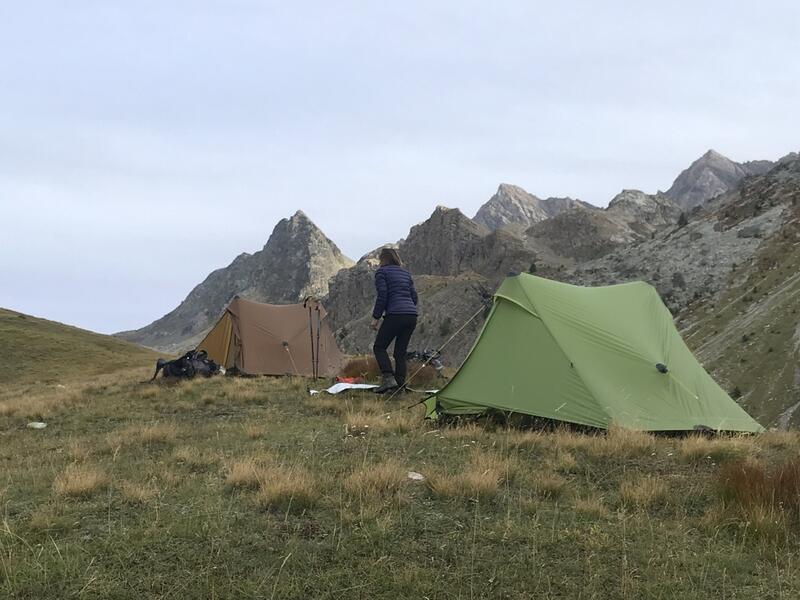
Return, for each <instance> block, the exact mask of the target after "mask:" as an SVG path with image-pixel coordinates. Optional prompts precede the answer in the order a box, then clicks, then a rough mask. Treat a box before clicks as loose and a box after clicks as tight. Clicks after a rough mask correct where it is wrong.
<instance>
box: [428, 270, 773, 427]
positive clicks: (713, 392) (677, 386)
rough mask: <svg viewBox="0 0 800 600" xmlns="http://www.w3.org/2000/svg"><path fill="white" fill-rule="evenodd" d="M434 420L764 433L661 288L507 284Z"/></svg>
mask: <svg viewBox="0 0 800 600" xmlns="http://www.w3.org/2000/svg"><path fill="white" fill-rule="evenodd" d="M426 405H427V408H428V415H429V416H430V417H436V416H437V415H464V414H477V413H481V412H484V411H487V410H489V409H496V410H500V411H509V412H516V413H522V414H526V415H532V416H536V417H544V418H547V419H553V420H556V421H566V422H569V423H576V424H580V425H588V426H591V427H597V428H602V429H606V428H608V427H609V426H610V425H611V424H612V423H615V424H618V425H620V426H623V427H628V428H631V429H639V430H645V431H691V430H694V429H695V428H697V427H698V426H701V427H704V428H709V429H713V430H715V431H745V432H758V431H762V430H763V428H762V427H761V425H759V424H758V423H757V422H756V421H755V420H753V419H752V418H751V417H750V416H749V415H748V414H747V413H746V412H745V411H744V410H743V409H742V408H741V407H740V406H739V405H738V404H736V402H734V401H733V400H732V399H731V398H730V397H729V396H728V395H727V394H726V393H725V392H724V391H723V390H722V389H721V388H720V387H719V386H718V385H717V384H716V383H715V382H714V380H713V379H712V378H711V376H710V375H709V374H708V373H706V371H705V370H704V369H703V367H702V366H701V365H700V363H698V362H697V359H695V357H694V356H693V355H692V353H691V351H690V350H689V349H688V348H687V346H686V344H685V343H684V342H683V340H682V339H681V336H680V334H679V333H678V331H677V329H676V328H675V325H674V324H673V321H672V315H671V314H670V312H669V310H667V308H666V307H665V306H664V304H663V302H662V301H661V298H660V297H659V295H658V293H657V292H656V290H655V289H654V288H653V287H652V286H650V285H648V284H646V283H643V282H634V283H625V284H620V285H612V286H606V287H594V288H588V287H579V286H574V285H568V284H565V283H559V282H556V281H550V280H547V279H542V278H540V277H535V276H532V275H528V274H521V275H517V276H513V277H509V278H507V279H506V280H505V281H504V282H503V284H502V285H501V286H500V288H499V290H498V291H497V293H496V294H495V296H494V303H493V306H492V310H491V313H490V314H489V317H488V319H487V320H486V323H485V324H484V327H483V329H482V331H481V333H480V335H479V336H478V339H477V340H476V342H475V344H474V346H473V347H472V350H471V351H470V353H469V355H468V356H467V358H466V360H465V361H464V363H463V364H462V365H461V368H460V369H459V371H458V372H457V373H456V375H455V376H454V377H453V378H452V379H451V380H450V381H449V382H448V383H447V385H445V387H444V388H442V389H441V390H440V391H439V392H438V393H437V394H435V395H434V396H433V397H432V398H430V399H428V400H427V401H426Z"/></svg>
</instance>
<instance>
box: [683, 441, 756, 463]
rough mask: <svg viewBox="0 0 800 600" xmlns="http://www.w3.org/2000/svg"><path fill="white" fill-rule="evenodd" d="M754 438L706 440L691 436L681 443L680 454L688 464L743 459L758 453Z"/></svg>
mask: <svg viewBox="0 0 800 600" xmlns="http://www.w3.org/2000/svg"><path fill="white" fill-rule="evenodd" d="M756 449H757V447H756V445H755V439H754V438H745V437H733V438H706V437H703V436H700V435H691V436H689V437H687V438H685V439H683V440H682V441H681V446H680V454H681V457H682V458H683V459H684V460H685V461H687V462H702V461H706V460H710V461H714V462H718V461H721V460H726V459H730V458H743V457H745V456H747V455H748V454H753V453H755V452H756Z"/></svg>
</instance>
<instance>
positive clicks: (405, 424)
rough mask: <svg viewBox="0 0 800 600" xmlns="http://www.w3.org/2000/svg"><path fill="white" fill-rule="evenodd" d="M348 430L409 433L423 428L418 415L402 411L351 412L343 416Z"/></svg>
mask: <svg viewBox="0 0 800 600" xmlns="http://www.w3.org/2000/svg"><path fill="white" fill-rule="evenodd" d="M343 418H344V420H345V427H346V430H353V431H365V430H366V431H369V432H391V433H407V432H409V431H412V430H414V429H418V428H421V427H423V425H422V424H421V422H420V417H419V415H418V414H415V413H412V412H411V411H407V410H401V411H397V412H394V413H386V412H383V413H381V414H374V413H373V412H371V411H369V412H368V411H365V410H363V409H362V410H359V411H349V412H347V413H345V414H344V416H343Z"/></svg>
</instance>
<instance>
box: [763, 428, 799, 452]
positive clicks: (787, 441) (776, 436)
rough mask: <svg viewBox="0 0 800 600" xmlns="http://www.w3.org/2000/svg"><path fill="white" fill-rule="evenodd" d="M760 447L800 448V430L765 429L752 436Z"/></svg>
mask: <svg viewBox="0 0 800 600" xmlns="http://www.w3.org/2000/svg"><path fill="white" fill-rule="evenodd" d="M753 443H754V444H756V445H757V446H758V447H760V448H776V449H792V448H794V449H798V450H800V431H765V432H764V433H760V434H759V435H757V436H755V437H754V438H753Z"/></svg>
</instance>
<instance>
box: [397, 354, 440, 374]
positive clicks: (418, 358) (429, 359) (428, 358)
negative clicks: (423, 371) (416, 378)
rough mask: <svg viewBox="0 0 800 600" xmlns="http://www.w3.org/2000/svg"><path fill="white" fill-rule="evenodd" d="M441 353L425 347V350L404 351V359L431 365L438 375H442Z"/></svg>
mask: <svg viewBox="0 0 800 600" xmlns="http://www.w3.org/2000/svg"><path fill="white" fill-rule="evenodd" d="M441 357H442V353H441V352H438V351H437V350H433V349H432V348H425V350H422V351H419V350H414V351H411V352H406V360H408V361H412V360H413V361H415V362H418V363H422V364H427V365H430V366H432V367H433V368H434V369H435V370H436V372H437V373H438V374H439V375H442V371H443V370H444V363H442V358H441Z"/></svg>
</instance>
